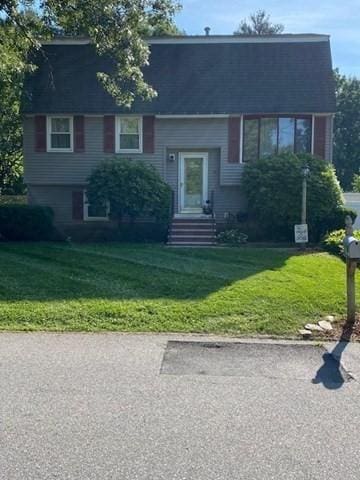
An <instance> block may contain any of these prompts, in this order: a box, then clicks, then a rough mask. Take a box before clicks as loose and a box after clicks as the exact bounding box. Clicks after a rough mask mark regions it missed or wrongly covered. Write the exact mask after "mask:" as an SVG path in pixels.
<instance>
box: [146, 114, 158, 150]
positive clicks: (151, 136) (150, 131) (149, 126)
mask: <svg viewBox="0 0 360 480" xmlns="http://www.w3.org/2000/svg"><path fill="white" fill-rule="evenodd" d="M154 151H155V117H154V116H147V117H143V152H144V153H154Z"/></svg>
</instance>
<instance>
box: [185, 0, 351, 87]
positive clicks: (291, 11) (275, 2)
mask: <svg viewBox="0 0 360 480" xmlns="http://www.w3.org/2000/svg"><path fill="white" fill-rule="evenodd" d="M180 2H181V3H182V5H183V8H182V11H181V13H179V14H178V15H177V16H176V23H177V25H178V26H179V27H180V28H181V29H184V30H185V31H186V33H187V34H189V35H194V34H203V33H204V27H206V26H209V27H211V33H212V34H231V33H233V31H234V30H235V29H236V27H237V26H238V24H239V23H240V21H241V20H242V19H243V18H244V17H248V16H249V14H250V13H252V12H254V11H256V10H258V9H265V10H266V11H267V12H268V13H270V15H271V18H272V21H273V22H274V23H283V24H284V25H285V32H288V33H326V34H330V35H331V47H332V54H333V63H334V67H338V68H339V69H340V71H341V73H344V74H347V75H356V76H358V77H359V78H360V0H300V1H294V0H263V1H262V2H256V1H254V0H180Z"/></svg>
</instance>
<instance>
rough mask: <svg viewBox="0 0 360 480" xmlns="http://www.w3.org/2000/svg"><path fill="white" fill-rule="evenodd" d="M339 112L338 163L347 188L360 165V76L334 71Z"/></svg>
mask: <svg viewBox="0 0 360 480" xmlns="http://www.w3.org/2000/svg"><path fill="white" fill-rule="evenodd" d="M334 77H335V83H336V112H337V113H336V115H335V128H334V164H335V168H336V172H337V175H338V178H339V180H340V183H341V185H342V187H343V188H344V190H345V191H347V190H350V189H351V183H352V180H353V175H354V173H356V174H357V173H359V168H360V115H359V112H360V79H357V78H352V77H346V76H345V75H341V74H340V73H339V71H338V70H335V72H334Z"/></svg>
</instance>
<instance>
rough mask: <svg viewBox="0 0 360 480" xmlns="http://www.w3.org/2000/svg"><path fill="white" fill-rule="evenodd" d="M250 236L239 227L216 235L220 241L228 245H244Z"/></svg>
mask: <svg viewBox="0 0 360 480" xmlns="http://www.w3.org/2000/svg"><path fill="white" fill-rule="evenodd" d="M247 239H248V236H247V235H245V233H243V232H241V231H240V230H239V229H237V228H229V229H226V230H223V231H221V232H219V233H218V234H217V235H216V240H217V242H218V243H224V244H227V245H243V244H244V243H246V242H247Z"/></svg>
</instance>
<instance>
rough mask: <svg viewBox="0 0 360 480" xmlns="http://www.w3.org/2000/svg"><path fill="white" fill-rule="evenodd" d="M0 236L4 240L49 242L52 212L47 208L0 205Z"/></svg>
mask: <svg viewBox="0 0 360 480" xmlns="http://www.w3.org/2000/svg"><path fill="white" fill-rule="evenodd" d="M0 235H1V236H3V237H4V238H5V239H6V240H51V239H52V238H53V237H54V228H53V212H52V210H51V208H49V207H40V206H31V205H16V204H13V205H11V204H7V205H0Z"/></svg>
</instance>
